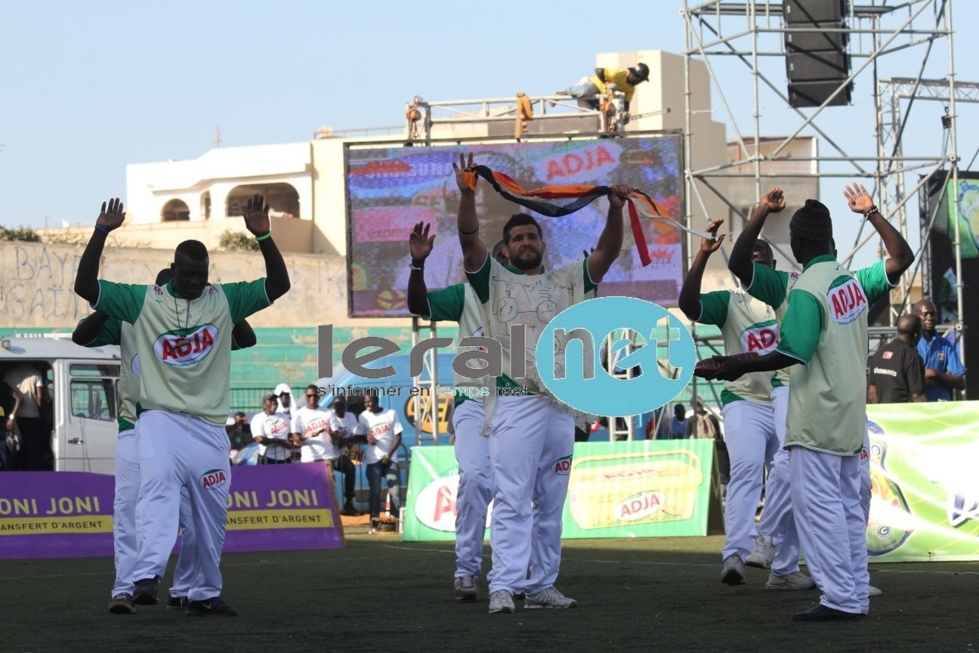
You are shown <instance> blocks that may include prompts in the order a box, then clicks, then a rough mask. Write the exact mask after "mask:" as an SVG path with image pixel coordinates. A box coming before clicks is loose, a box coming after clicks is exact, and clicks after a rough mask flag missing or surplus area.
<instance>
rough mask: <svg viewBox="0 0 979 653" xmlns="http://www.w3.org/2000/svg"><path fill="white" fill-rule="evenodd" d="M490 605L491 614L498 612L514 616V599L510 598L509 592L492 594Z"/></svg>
mask: <svg viewBox="0 0 979 653" xmlns="http://www.w3.org/2000/svg"><path fill="white" fill-rule="evenodd" d="M489 603H490V605H489V611H490V614H495V613H497V612H502V613H505V614H513V611H514V607H513V597H512V596H510V592H509V591H507V590H496V591H495V592H492V593H491V594H490V601H489Z"/></svg>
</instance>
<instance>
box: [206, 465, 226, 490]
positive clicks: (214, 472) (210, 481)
mask: <svg viewBox="0 0 979 653" xmlns="http://www.w3.org/2000/svg"><path fill="white" fill-rule="evenodd" d="M227 482H228V473H227V472H226V471H224V470H223V469H209V470H207V471H206V472H204V474H202V475H201V487H202V488H203V489H205V490H216V489H218V488H220V487H224V486H225V485H226V484H227Z"/></svg>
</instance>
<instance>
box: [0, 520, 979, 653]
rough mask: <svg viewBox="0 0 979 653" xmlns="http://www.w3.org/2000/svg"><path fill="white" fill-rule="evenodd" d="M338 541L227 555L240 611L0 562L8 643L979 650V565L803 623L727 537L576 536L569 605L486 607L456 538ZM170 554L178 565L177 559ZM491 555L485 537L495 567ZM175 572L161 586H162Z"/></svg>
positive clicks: (900, 586)
mask: <svg viewBox="0 0 979 653" xmlns="http://www.w3.org/2000/svg"><path fill="white" fill-rule="evenodd" d="M347 543H348V546H347V548H346V549H344V550H341V551H299V552H265V553H252V554H235V555H231V554H229V555H226V556H224V559H223V572H224V581H225V592H224V597H225V598H226V599H227V600H228V602H230V603H231V604H232V605H234V606H235V607H237V608H238V610H239V613H240V614H239V616H238V617H237V618H233V619H229V618H219V617H200V618H196V617H187V616H185V615H184V614H182V613H179V612H173V611H167V610H166V609H165V608H164V607H163V606H162V605H161V606H152V607H139V608H138V611H137V613H136V614H135V615H128V616H117V615H110V614H108V612H107V610H106V606H107V603H108V599H109V590H110V587H111V581H112V560H110V559H108V558H98V559H60V560H12V561H4V562H3V564H2V565H0V588H2V594H0V627H2V631H0V632H2V640H0V650H2V651H6V652H10V653H18V652H24V651H34V652H40V651H59V652H61V651H126V652H130V651H146V652H150V653H157V652H163V651H221V652H228V651H262V652H264V653H273V652H274V653H279V652H285V651H344V652H346V651H350V652H353V653H360V652H367V651H451V652H453V653H455V652H465V651H527V652H530V653H533V652H536V651H560V652H561V653H577V652H586V651H587V652H589V653H592V652H603V651H617V652H618V651H765V652H768V651H789V652H791V653H805V652H808V651H819V652H820V653H825V652H827V651H832V652H836V651H855V652H856V651H859V652H861V653H866V652H872V651H886V652H887V653H896V652H898V651H963V652H966V651H977V650H979V617H977V615H976V609H975V608H976V593H977V584H979V563H927V564H889V565H875V564H872V565H871V582H872V583H873V584H875V585H877V586H878V587H880V588H881V589H882V590H883V592H884V594H883V596H881V597H879V598H875V599H872V602H873V603H872V609H871V613H870V615H869V616H868V617H867V618H866V619H864V620H862V621H859V622H852V623H817V624H813V623H799V622H794V621H792V619H791V615H792V613H793V612H795V611H799V610H804V609H807V608H809V607H810V606H811V605H812V604H813V603H814V602H815V601H817V600H818V597H819V593H818V591H816V590H811V591H804V592H771V591H765V589H764V583H765V580H766V577H767V572H765V571H762V570H758V569H749V570H748V584H746V585H743V586H739V587H727V586H724V585H722V584H721V583H720V582H719V577H720V554H719V553H718V552H719V550H720V546H721V543H722V539H721V537H719V536H711V537H706V538H669V539H649V540H575V541H568V542H566V543H565V546H564V561H563V564H562V568H561V577H560V579H559V582H558V586H559V588H560V589H561V590H562V591H563V592H564V593H565V594H567V595H568V596H572V597H574V598H576V599H577V600H578V607H577V608H575V609H573V610H535V611H530V610H528V611H524V610H523V609H522V604H521V603H520V602H519V601H518V602H517V612H516V614H511V615H490V614H488V613H487V602H486V592H485V584H484V583H483V582H481V583H480V585H481V591H482V596H481V597H480V599H481V600H480V601H479V602H478V603H472V604H458V603H456V602H455V601H454V600H453V598H452V575H453V571H454V556H453V551H452V545H451V543H439V544H432V543H420V544H419V543H412V544H406V543H402V542H401V541H400V540H399V539H398V538H397V537H396V536H390V535H375V536H371V535H368V534H366V533H365V532H364V529H363V528H362V527H359V528H357V529H356V530H353V531H350V532H348V534H347ZM172 563H173V561H172V560H171V571H172ZM488 566H489V549H488V547H487V548H486V558H485V565H484V571H485V570H486V569H487V568H488ZM169 580H170V579H169V578H167V579H165V581H164V583H162V584H161V595H165V591H166V589H165V588H168V587H169V585H168V583H169Z"/></svg>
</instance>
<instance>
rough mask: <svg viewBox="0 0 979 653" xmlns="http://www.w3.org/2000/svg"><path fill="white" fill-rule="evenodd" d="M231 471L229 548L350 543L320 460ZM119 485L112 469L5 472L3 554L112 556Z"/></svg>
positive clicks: (0, 518)
mask: <svg viewBox="0 0 979 653" xmlns="http://www.w3.org/2000/svg"><path fill="white" fill-rule="evenodd" d="M231 476H232V479H231V491H230V494H229V495H228V521H227V525H228V532H227V537H226V539H225V543H224V550H225V551H226V552H234V553H240V552H246V551H289V550H300V549H340V548H343V547H344V546H345V545H346V544H345V541H344V538H343V528H342V526H341V524H340V520H339V517H338V515H337V508H336V502H335V500H334V497H333V494H332V492H331V487H330V483H329V480H328V479H327V474H326V466H325V465H323V464H322V463H308V464H298V465H267V466H258V467H233V468H232V470H231ZM114 489H115V479H114V478H113V477H112V476H109V475H106V474H88V473H84V472H5V473H0V559H5V558H87V557H99V556H112V555H113V550H112V500H113V493H114ZM174 551H175V552H176V551H179V542H178V545H177V547H175V548H174Z"/></svg>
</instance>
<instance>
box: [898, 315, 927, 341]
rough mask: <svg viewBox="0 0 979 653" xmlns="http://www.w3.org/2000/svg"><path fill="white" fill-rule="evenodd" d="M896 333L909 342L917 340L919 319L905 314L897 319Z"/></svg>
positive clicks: (919, 325)
mask: <svg viewBox="0 0 979 653" xmlns="http://www.w3.org/2000/svg"><path fill="white" fill-rule="evenodd" d="M897 332H898V334H900V335H902V336H906V337H907V338H908V339H910V340H915V339H917V338H918V336H920V335H921V318H920V317H918V316H917V315H909V314H907V313H905V314H904V315H902V316H901V317H899V318H897Z"/></svg>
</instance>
